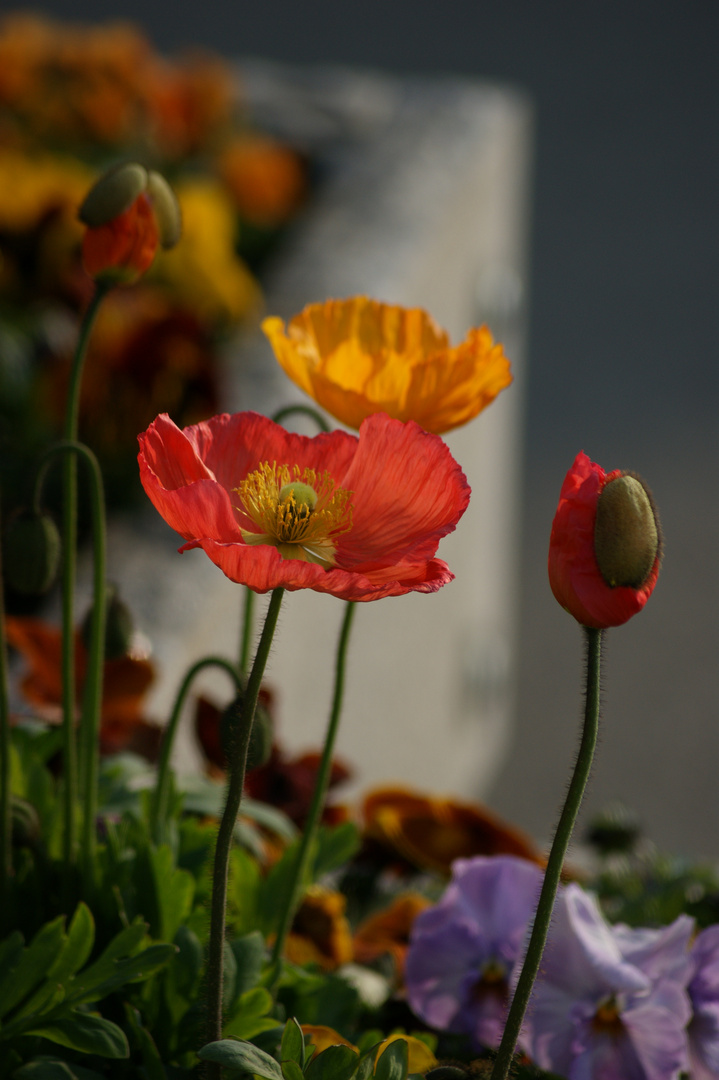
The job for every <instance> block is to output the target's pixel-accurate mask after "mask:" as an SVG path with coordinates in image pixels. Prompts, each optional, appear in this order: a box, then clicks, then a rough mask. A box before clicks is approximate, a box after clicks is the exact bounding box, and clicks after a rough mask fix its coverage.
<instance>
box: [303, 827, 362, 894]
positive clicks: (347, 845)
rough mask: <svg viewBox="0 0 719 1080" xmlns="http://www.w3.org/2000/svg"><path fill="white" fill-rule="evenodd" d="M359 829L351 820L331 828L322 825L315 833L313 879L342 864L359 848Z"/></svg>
mask: <svg viewBox="0 0 719 1080" xmlns="http://www.w3.org/2000/svg"><path fill="white" fill-rule="evenodd" d="M359 846H360V835H359V829H358V828H357V826H356V825H354V824H353V823H352V822H351V821H345V822H343V823H342V824H341V825H335V826H334V827H332V828H328V827H326V826H325V827H323V828H321V829H320V830H319V831H318V834H317V851H316V855H315V862H314V874H313V877H314V879H315V880H317V879H318V878H321V877H323V876H324V875H325V874H329V873H330V871H332V870H338V869H339V868H340V867H341V866H344V864H345V863H346V862H348V861H349V860H350V859H351V858H352V856H353V855H354V854H356V852H357V851H358V850H359Z"/></svg>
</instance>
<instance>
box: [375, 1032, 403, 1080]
mask: <svg viewBox="0 0 719 1080" xmlns="http://www.w3.org/2000/svg"><path fill="white" fill-rule="evenodd" d="M408 1056H409V1048H408V1046H407V1043H406V1041H405V1040H404V1039H395V1041H394V1042H391V1043H390V1044H389V1046H388V1047H387V1049H386V1050H383V1051H382V1053H381V1054H380V1056H379V1058H378V1059H377V1064H376V1065H375V1067H374V1075H375V1080H406V1077H407V1060H408Z"/></svg>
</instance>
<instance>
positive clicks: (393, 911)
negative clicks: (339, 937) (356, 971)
mask: <svg viewBox="0 0 719 1080" xmlns="http://www.w3.org/2000/svg"><path fill="white" fill-rule="evenodd" d="M428 907H431V904H430V901H429V900H428V899H427V898H426V897H425V896H420V895H419V893H405V894H404V895H402V896H398V897H397V898H396V899H395V900H393V902H392V903H391V904H390V905H389V907H386V908H384V910H383V911H379V912H377V914H376V915H370V916H369V918H367V919H365V920H364V921H363V922H361V923H360V925H359V926H358V927H357V929H356V931H355V936H354V950H355V960H356V961H357V963H358V964H371V963H372V961H373V960H376V959H377V958H378V957H380V956H384V955H385V954H386V953H389V954H390V956H391V957H392V958H393V960H394V962H395V965H396V968H397V973H398V975H400V976H401V975H402V972H403V971H404V960H405V956H406V954H407V948H408V946H409V934H410V930H411V929H412V925H413V923H414V920H415V919H416V918H417V916H418V915H419V913H420V911H424V910H425V908H428Z"/></svg>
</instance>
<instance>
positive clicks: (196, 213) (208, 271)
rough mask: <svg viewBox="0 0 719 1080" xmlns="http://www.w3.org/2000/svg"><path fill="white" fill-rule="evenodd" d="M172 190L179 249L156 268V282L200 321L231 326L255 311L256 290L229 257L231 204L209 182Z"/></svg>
mask: <svg viewBox="0 0 719 1080" xmlns="http://www.w3.org/2000/svg"><path fill="white" fill-rule="evenodd" d="M175 190H176V194H177V198H178V199H179V202H180V207H181V209H182V243H181V244H178V245H177V247H176V248H175V250H174V251H172V252H171V253H170V254H169V255H166V256H165V258H164V259H163V260H162V263H161V265H158V268H157V276H158V277H159V278H160V279H161V280H163V281H165V282H167V283H168V284H170V285H171V286H172V289H173V293H174V294H175V295H176V296H178V297H179V298H180V300H181V301H182V302H183V303H185V304H186V305H187V307H188V308H189V309H190V310H191V311H194V312H195V314H196V315H198V316H199V317H200V318H201V319H202V320H203V321H205V322H215V321H217V322H220V323H233V322H235V321H237V320H238V319H241V318H242V317H243V316H245V315H247V314H248V312H249V311H251V310H252V309H253V308H254V307H257V306H259V289H258V286H257V283H256V282H255V279H254V278H253V277H252V275H251V274H250V272H249V270H248V269H247V267H246V266H245V264H244V263H243V262H242V260H241V259H240V258H238V256H237V255H236V254H235V249H234V246H233V240H234V235H235V228H236V218H235V211H234V208H233V206H232V202H231V200H230V198H229V196H228V195H227V194H226V193H225V192H224V191H223V189H222V188H221V186H220V185H219V183H218V182H217V181H215V180H210V179H200V178H197V179H192V180H185V181H184V182H183V181H180V182H179V183H178V184H177V186H176V189H175ZM153 276H154V275H153Z"/></svg>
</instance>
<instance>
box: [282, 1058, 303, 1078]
mask: <svg viewBox="0 0 719 1080" xmlns="http://www.w3.org/2000/svg"><path fill="white" fill-rule="evenodd" d="M281 1069H282V1075H283V1076H284V1078H285V1080H303V1077H304V1073H303V1072H302V1069H301V1068H300V1067H299V1065H298V1064H297V1062H296V1061H283V1062H282V1064H281Z"/></svg>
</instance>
